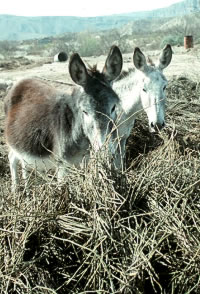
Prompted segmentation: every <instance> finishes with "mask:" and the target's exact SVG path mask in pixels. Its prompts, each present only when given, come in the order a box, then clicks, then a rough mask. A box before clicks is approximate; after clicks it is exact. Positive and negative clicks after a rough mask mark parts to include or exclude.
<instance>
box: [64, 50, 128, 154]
mask: <svg viewBox="0 0 200 294" xmlns="http://www.w3.org/2000/svg"><path fill="white" fill-rule="evenodd" d="M122 63H123V61H122V55H121V52H120V50H119V48H118V47H117V46H113V47H111V49H110V52H109V54H108V57H107V59H106V62H105V66H104V68H103V72H102V73H100V72H99V71H97V70H96V68H93V69H91V68H90V69H89V70H87V69H86V66H85V64H84V63H83V61H82V60H81V58H80V56H79V55H78V54H77V53H76V54H73V55H72V57H71V59H70V62H69V72H70V75H71V78H72V80H73V81H74V82H75V83H76V84H78V85H80V86H81V87H82V91H81V93H80V95H79V97H78V100H77V106H78V108H79V113H78V115H79V118H80V120H81V122H82V123H81V124H82V128H83V131H84V134H85V136H86V137H87V138H88V139H89V141H90V144H91V145H92V147H93V148H94V150H95V151H97V150H99V149H100V148H101V147H102V145H103V144H104V143H105V141H106V139H107V135H108V134H109V133H110V132H111V130H112V127H113V121H114V120H115V119H116V105H117V103H118V102H119V98H118V96H117V94H116V93H115V92H114V91H113V89H112V87H111V83H112V81H113V80H114V79H115V78H117V76H118V75H119V74H120V72H121V69H122ZM113 134H114V132H113ZM112 136H114V135H112ZM110 142H111V140H110ZM111 146H112V144H111V143H110V145H109V148H112V147H111Z"/></svg>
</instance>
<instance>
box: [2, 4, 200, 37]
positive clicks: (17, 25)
mask: <svg viewBox="0 0 200 294" xmlns="http://www.w3.org/2000/svg"><path fill="white" fill-rule="evenodd" d="M196 11H200V0H185V1H181V2H178V3H176V4H173V5H171V6H169V7H166V8H161V9H156V10H152V11H141V12H131V13H126V14H116V15H109V16H98V17H75V16H44V17H24V16H14V15H0V40H25V39H36V38H43V37H47V36H55V35H58V34H63V33H66V32H80V31H85V30H89V31H100V30H109V29H113V28H118V27H121V26H123V25H125V24H127V23H129V22H131V21H135V20H142V19H145V20H148V19H152V18H168V17H178V16H183V15H186V14H189V13H191V12H196Z"/></svg>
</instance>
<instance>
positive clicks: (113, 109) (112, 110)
mask: <svg viewBox="0 0 200 294" xmlns="http://www.w3.org/2000/svg"><path fill="white" fill-rule="evenodd" d="M115 107H116V105H114V106H113V108H112V109H111V113H113V112H114V111H115Z"/></svg>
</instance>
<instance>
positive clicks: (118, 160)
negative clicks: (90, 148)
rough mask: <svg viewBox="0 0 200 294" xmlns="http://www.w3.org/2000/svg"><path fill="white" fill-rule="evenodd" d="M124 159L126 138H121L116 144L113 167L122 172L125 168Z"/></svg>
mask: <svg viewBox="0 0 200 294" xmlns="http://www.w3.org/2000/svg"><path fill="white" fill-rule="evenodd" d="M125 157H126V138H122V139H121V140H120V142H119V143H118V147H117V151H116V155H115V159H114V166H115V168H117V169H120V170H121V171H124V170H125V168H126V164H125Z"/></svg>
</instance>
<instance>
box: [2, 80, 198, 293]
mask: <svg viewBox="0 0 200 294" xmlns="http://www.w3.org/2000/svg"><path fill="white" fill-rule="evenodd" d="M199 119H200V87H199V85H198V84H197V83H193V82H191V81H189V80H187V79H183V78H180V79H176V80H175V79H174V80H171V81H170V83H169V86H168V111H167V123H168V126H169V127H168V128H167V129H166V130H165V131H163V132H162V133H161V134H160V135H158V136H157V137H155V136H152V135H150V134H149V132H148V127H147V124H146V122H144V120H145V119H144V118H143V116H141V118H140V119H139V120H138V121H137V124H136V128H135V129H134V130H133V132H132V135H131V137H130V139H129V142H128V146H127V165H128V169H127V171H126V172H125V173H124V174H120V173H116V172H114V171H112V170H111V169H110V166H109V163H107V161H105V160H104V158H103V159H102V158H101V154H98V155H96V158H95V157H94V158H93V160H92V161H91V163H90V165H89V166H88V167H87V168H85V169H80V170H72V173H71V175H70V176H68V177H67V178H66V182H65V183H63V185H62V186H58V184H57V183H56V181H54V179H53V177H52V176H49V183H46V182H45V181H43V182H42V183H41V185H40V186H39V187H38V185H37V179H36V178H35V177H32V178H33V180H32V181H33V184H32V189H31V191H30V195H29V196H27V195H25V192H24V191H23V186H22V190H21V192H20V193H18V194H16V195H15V197H13V195H11V194H10V175H9V173H6V174H4V177H3V180H4V181H3V182H2V185H1V188H0V196H1V203H0V206H1V213H0V280H1V283H0V289H1V293H9V294H13V293H20V294H24V293H37V294H38V293H45V294H46V293H49V294H50V293H58V294H59V293H109V294H110V293H125V294H129V293H141V294H142V293H148V294H149V293H199V292H200V132H199V131H200V127H199V125H200V121H199ZM97 169H98V172H96V170H97ZM99 174H100V176H99Z"/></svg>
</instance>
